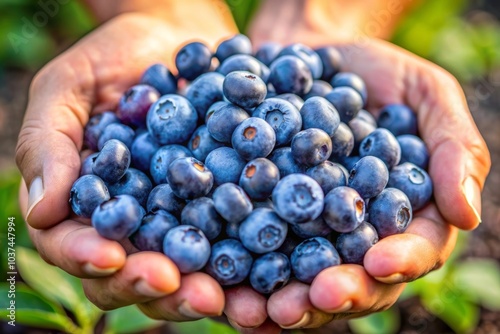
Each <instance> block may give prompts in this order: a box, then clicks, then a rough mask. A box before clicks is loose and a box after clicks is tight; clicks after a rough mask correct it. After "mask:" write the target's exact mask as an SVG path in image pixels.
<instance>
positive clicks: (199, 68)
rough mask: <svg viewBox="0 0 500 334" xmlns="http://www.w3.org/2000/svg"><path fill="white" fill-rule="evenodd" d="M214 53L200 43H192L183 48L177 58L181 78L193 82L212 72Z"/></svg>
mask: <svg viewBox="0 0 500 334" xmlns="http://www.w3.org/2000/svg"><path fill="white" fill-rule="evenodd" d="M211 64H212V53H211V52H210V50H209V49H208V47H207V46H206V45H205V44H203V43H200V42H192V43H189V44H187V45H185V46H183V47H182V48H181V49H180V50H179V52H178V53H177V55H176V56H175V66H176V67H177V71H178V72H179V76H180V77H182V78H185V79H186V80H189V81H193V80H194V79H196V78H197V77H198V76H200V75H202V74H203V73H206V72H208V71H209V70H210V65H211Z"/></svg>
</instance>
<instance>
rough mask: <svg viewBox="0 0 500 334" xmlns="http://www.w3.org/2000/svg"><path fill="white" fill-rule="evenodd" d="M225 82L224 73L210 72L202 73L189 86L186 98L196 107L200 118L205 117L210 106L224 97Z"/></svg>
mask: <svg viewBox="0 0 500 334" xmlns="http://www.w3.org/2000/svg"><path fill="white" fill-rule="evenodd" d="M223 82H224V76H223V75H222V74H220V73H216V72H209V73H205V74H202V75H200V76H199V77H198V78H196V80H194V81H193V82H192V83H191V84H190V85H189V87H188V88H187V92H186V98H187V99H188V100H189V102H191V104H192V105H193V107H194V108H195V109H196V112H197V113H198V118H199V119H204V118H205V115H206V113H207V110H208V108H209V107H210V106H211V105H212V104H214V103H215V102H217V101H221V100H222V99H223V98H224V95H223V93H222V83H223Z"/></svg>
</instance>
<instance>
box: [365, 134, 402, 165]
mask: <svg viewBox="0 0 500 334" xmlns="http://www.w3.org/2000/svg"><path fill="white" fill-rule="evenodd" d="M359 155H360V156H361V157H365V156H368V155H372V156H374V157H377V158H379V159H380V160H382V161H383V162H384V163H385V164H386V165H387V168H389V169H392V167H394V166H396V165H397V164H398V163H399V160H401V147H400V146H399V143H398V141H397V139H396V137H394V135H393V134H392V133H390V132H389V131H388V130H386V129H383V128H379V129H376V130H375V131H373V132H372V133H370V134H369V135H368V136H366V138H365V139H363V141H362V142H361V144H360V145H359Z"/></svg>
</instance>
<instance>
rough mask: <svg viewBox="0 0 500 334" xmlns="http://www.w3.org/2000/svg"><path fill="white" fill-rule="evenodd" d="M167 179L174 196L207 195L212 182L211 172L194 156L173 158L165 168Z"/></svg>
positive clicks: (188, 197) (192, 196)
mask: <svg viewBox="0 0 500 334" xmlns="http://www.w3.org/2000/svg"><path fill="white" fill-rule="evenodd" d="M167 181H168V184H169V185H170V187H171V188H172V191H173V193H174V194H175V196H177V197H180V198H183V199H193V198H196V197H202V196H205V195H207V194H208V193H209V192H210V190H211V189H212V186H213V184H214V177H213V175H212V172H211V171H210V170H209V169H208V168H206V167H205V165H204V164H203V163H202V162H201V161H199V160H196V159H195V158H192V157H186V158H178V159H176V160H174V161H173V162H172V163H171V164H170V166H169V167H168V170H167Z"/></svg>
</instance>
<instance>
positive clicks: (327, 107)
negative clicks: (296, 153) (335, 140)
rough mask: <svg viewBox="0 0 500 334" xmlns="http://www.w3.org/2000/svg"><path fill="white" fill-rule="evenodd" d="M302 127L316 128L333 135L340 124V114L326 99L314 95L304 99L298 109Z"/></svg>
mask: <svg viewBox="0 0 500 334" xmlns="http://www.w3.org/2000/svg"><path fill="white" fill-rule="evenodd" d="M300 115H301V116H302V128H303V129H310V128H317V129H321V130H323V131H325V132H326V133H327V134H328V136H329V137H331V136H333V134H334V133H335V131H336V130H337V128H338V127H339V124H340V116H339V113H338V112H337V110H336V109H335V107H334V106H333V105H332V104H331V103H330V102H328V100H327V99H325V98H323V97H320V96H314V97H311V98H309V99H307V100H306V102H305V103H304V105H303V106H302V108H301V109H300Z"/></svg>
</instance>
